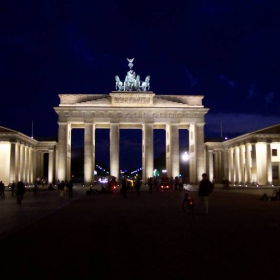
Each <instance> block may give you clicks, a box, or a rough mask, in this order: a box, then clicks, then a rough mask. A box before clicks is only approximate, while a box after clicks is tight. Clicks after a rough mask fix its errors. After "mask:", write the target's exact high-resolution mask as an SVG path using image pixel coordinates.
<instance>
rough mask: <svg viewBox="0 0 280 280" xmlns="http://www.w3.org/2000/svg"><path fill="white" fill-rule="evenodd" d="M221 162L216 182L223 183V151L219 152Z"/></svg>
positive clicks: (219, 162)
mask: <svg viewBox="0 0 280 280" xmlns="http://www.w3.org/2000/svg"><path fill="white" fill-rule="evenodd" d="M218 156H219V161H218V174H217V176H216V178H215V179H216V181H217V182H221V181H222V173H223V172H222V170H223V162H222V156H223V155H222V151H218Z"/></svg>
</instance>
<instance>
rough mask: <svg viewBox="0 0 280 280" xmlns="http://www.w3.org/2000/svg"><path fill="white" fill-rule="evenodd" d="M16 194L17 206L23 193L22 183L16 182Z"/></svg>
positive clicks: (23, 186)
mask: <svg viewBox="0 0 280 280" xmlns="http://www.w3.org/2000/svg"><path fill="white" fill-rule="evenodd" d="M16 193H17V204H18V205H21V201H22V200H23V195H24V193H25V185H24V184H23V182H22V181H18V183H17V190H16Z"/></svg>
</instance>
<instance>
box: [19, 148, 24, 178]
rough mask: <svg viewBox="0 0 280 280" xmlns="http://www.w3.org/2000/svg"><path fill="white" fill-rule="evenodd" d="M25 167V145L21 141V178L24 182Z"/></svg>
mask: <svg viewBox="0 0 280 280" xmlns="http://www.w3.org/2000/svg"><path fill="white" fill-rule="evenodd" d="M24 168H25V149H24V145H23V144H22V143H21V144H20V166H19V169H20V172H19V173H20V180H21V181H23V182H24V179H25V178H24Z"/></svg>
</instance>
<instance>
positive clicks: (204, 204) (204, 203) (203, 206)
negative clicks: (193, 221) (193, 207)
mask: <svg viewBox="0 0 280 280" xmlns="http://www.w3.org/2000/svg"><path fill="white" fill-rule="evenodd" d="M212 190H213V184H212V183H211V182H210V180H209V179H208V176H207V174H206V173H203V174H202V180H201V181H200V183H199V188H198V196H199V197H200V213H202V214H208V206H209V194H210V193H211V192H212Z"/></svg>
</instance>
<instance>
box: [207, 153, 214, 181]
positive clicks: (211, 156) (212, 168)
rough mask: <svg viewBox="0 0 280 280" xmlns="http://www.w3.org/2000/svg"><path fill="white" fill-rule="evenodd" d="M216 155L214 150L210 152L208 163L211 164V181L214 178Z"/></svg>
mask: <svg viewBox="0 0 280 280" xmlns="http://www.w3.org/2000/svg"><path fill="white" fill-rule="evenodd" d="M213 156H214V153H213V150H208V162H209V171H208V172H209V175H208V176H209V179H210V180H211V178H213V177H214V159H213Z"/></svg>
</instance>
